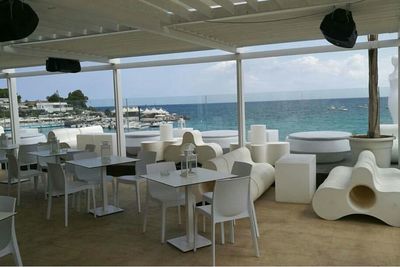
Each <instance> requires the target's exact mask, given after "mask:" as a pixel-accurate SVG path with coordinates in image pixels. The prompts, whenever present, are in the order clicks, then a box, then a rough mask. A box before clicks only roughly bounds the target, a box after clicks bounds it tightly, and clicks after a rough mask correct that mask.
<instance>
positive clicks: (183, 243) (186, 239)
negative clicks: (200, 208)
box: [167, 186, 211, 252]
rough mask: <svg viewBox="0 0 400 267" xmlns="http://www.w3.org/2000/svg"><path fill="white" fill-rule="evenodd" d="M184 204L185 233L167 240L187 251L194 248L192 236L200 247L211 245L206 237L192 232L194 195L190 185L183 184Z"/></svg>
mask: <svg viewBox="0 0 400 267" xmlns="http://www.w3.org/2000/svg"><path fill="white" fill-rule="evenodd" d="M185 204H186V235H184V236H180V237H176V238H172V239H169V240H168V241H167V242H168V243H170V244H171V245H174V246H175V247H177V248H178V249H180V250H181V251H183V252H188V251H191V250H193V248H194V238H196V247H197V248H201V247H205V246H209V245H211V241H210V240H208V239H207V238H205V237H203V236H201V235H196V234H195V233H194V225H193V219H194V214H193V211H194V208H195V205H196V197H195V195H194V193H193V191H192V186H185Z"/></svg>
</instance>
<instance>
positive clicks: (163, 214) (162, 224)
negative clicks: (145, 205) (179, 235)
mask: <svg viewBox="0 0 400 267" xmlns="http://www.w3.org/2000/svg"><path fill="white" fill-rule="evenodd" d="M166 213H167V208H166V207H165V206H164V205H161V243H163V244H164V243H165V223H166Z"/></svg>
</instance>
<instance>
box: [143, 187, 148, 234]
mask: <svg viewBox="0 0 400 267" xmlns="http://www.w3.org/2000/svg"><path fill="white" fill-rule="evenodd" d="M148 210H149V196H148V194H146V202H145V207H144V214H143V233H144V232H146V224H147V213H148Z"/></svg>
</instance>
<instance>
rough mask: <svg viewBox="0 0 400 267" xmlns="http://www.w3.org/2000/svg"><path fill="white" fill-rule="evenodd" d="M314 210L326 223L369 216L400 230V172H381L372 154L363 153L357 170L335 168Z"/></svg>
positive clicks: (394, 170)
mask: <svg viewBox="0 0 400 267" xmlns="http://www.w3.org/2000/svg"><path fill="white" fill-rule="evenodd" d="M312 206H313V209H314V211H315V213H316V214H317V215H318V216H320V217H321V218H323V219H326V220H336V219H339V218H341V217H344V216H346V215H350V214H365V215H370V216H373V217H376V218H378V219H380V220H382V221H384V222H385V223H387V224H389V225H392V226H396V227H400V170H398V169H395V168H379V167H377V165H376V161H375V156H374V154H373V153H372V152H371V151H368V150H365V151H363V152H361V153H360V155H359V157H358V161H357V163H356V165H355V166H354V168H351V167H343V166H339V167H336V168H334V169H333V170H332V171H331V172H330V173H329V176H328V178H326V180H325V182H324V183H323V184H321V186H320V187H319V188H318V190H317V191H316V193H315V195H314V198H313V201H312Z"/></svg>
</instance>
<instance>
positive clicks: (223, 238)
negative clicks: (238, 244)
mask: <svg viewBox="0 0 400 267" xmlns="http://www.w3.org/2000/svg"><path fill="white" fill-rule="evenodd" d="M220 225H221V244H222V245H224V244H225V230H224V222H221V223H220Z"/></svg>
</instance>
